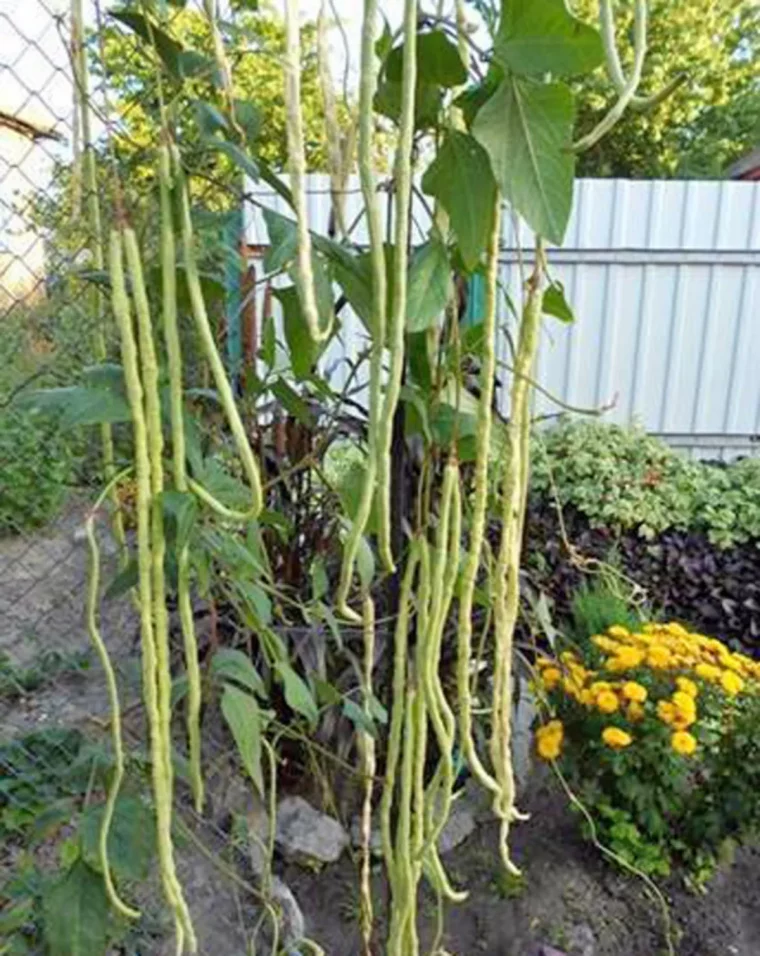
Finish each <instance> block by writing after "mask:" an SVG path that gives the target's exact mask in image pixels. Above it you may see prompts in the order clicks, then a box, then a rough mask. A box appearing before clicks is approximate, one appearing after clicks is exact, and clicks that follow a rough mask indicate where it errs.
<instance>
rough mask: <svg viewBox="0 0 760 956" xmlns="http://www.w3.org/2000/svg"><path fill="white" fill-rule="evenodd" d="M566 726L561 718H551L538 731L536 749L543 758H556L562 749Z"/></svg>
mask: <svg viewBox="0 0 760 956" xmlns="http://www.w3.org/2000/svg"><path fill="white" fill-rule="evenodd" d="M564 737H565V728H564V727H563V726H562V721H560V720H550V721H549V723H548V724H544V726H543V727H539V728H538V730H537V731H536V750H537V751H538V755H539V757H541V759H542V760H556V759H557V757H559V755H560V753H561V751H562V741H563V739H564Z"/></svg>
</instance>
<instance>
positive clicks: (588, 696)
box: [578, 687, 594, 707]
mask: <svg viewBox="0 0 760 956" xmlns="http://www.w3.org/2000/svg"><path fill="white" fill-rule="evenodd" d="M578 702H579V703H581V704H583V706H584V707H593V706H594V695H593V694H592V693H591V691H590V690H589V688H588V687H586V688H584V689H583V690H582V691H581V692H580V694H578Z"/></svg>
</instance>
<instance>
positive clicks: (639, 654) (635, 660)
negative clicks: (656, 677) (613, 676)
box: [607, 646, 646, 671]
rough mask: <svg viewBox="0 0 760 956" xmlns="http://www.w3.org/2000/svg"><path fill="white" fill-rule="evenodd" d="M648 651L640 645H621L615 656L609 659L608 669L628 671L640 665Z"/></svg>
mask: <svg viewBox="0 0 760 956" xmlns="http://www.w3.org/2000/svg"><path fill="white" fill-rule="evenodd" d="M645 657H646V652H645V651H642V650H640V649H639V648H638V647H627V646H626V647H621V648H620V649H619V650H618V651H617V652H616V653H615V656H614V657H609V658H608V659H607V669H608V670H611V671H628V670H633V668H634V667H638V666H639V665H640V664H641V663H642V661H643V660H644V658H645Z"/></svg>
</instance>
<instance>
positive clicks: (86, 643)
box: [0, 498, 137, 737]
mask: <svg viewBox="0 0 760 956" xmlns="http://www.w3.org/2000/svg"><path fill="white" fill-rule="evenodd" d="M85 514H86V502H85V501H84V500H83V499H82V498H73V499H72V500H71V501H70V503H69V505H68V507H67V508H66V509H65V510H64V512H63V513H62V515H61V516H60V517H59V518H58V519H57V520H56V521H55V522H53V523H52V524H50V525H48V526H46V527H45V528H43V529H41V530H39V531H36V532H32V533H28V534H25V535H19V536H15V537H12V538H0V654H3V655H5V657H6V660H7V661H8V662H9V663H10V666H11V667H13V668H19V669H24V668H28V667H30V666H32V665H34V663H35V662H36V661H39V659H40V658H41V656H42V655H45V654H48V655H49V654H50V653H51V652H57V653H58V654H60V655H61V656H62V659H63V660H64V661H66V660H71V661H72V662H73V661H78V660H79V659H81V658H86V660H85V663H86V664H88V665H89V666H86V667H85V668H82V667H79V666H77V665H76V664H72V666H65V665H64V666H63V667H62V668H61V671H60V673H55V674H50V675H48V676H49V680H45V679H44V678H45V676H46V675H45V674H44V673H43V674H42V675H41V677H42V678H43V680H42V683H41V685H40V687H39V689H38V690H36V691H35V692H34V693H32V694H28V695H21V696H20V697H19V696H16V695H14V696H13V698H12V699H10V700H9V699H5V700H3V699H2V698H0V737H5V736H11V735H13V734H18V733H20V732H23V731H29V730H33V729H34V728H35V727H37V726H39V725H42V724H44V725H47V726H50V725H51V723H52V724H60V725H62V726H73V725H74V724H77V723H78V722H79V720H80V718H82V717H85V716H88V715H92V716H102V715H104V714H105V713H106V709H107V701H106V694H105V685H104V683H103V680H102V675H101V672H100V669H99V667H98V665H97V662H96V661H95V660H94V658H93V657H92V654H91V644H90V639H89V636H88V634H87V629H86V627H85V620H84V606H85V595H86V585H87V545H86V541H85V539H84V535H83V533H82V530H83V522H84V517H85ZM99 538H100V542H101V549H102V556H101V562H102V569H101V579H102V582H103V586H107V584H108V582H109V581H110V580H111V578H112V576H113V575H114V574H115V571H116V560H115V547H114V544H113V540H112V539H111V537H110V535H109V534H108V531H107V529H105V528H102V527H101V528H100V529H99ZM100 626H101V631H102V634H103V638H104V640H105V641H106V644H107V646H108V648H109V652H110V654H111V655H112V658H113V663H114V665H115V667H116V669H117V672H119V673H120V676H122V678H124V679H125V680H126V679H127V678H128V679H129V682H130V683H132V682H133V677H134V676H135V675H134V674H133V671H134V667H133V666H132V664H131V662H130V658H131V655H132V651H133V650H134V647H135V643H134V642H135V640H136V633H137V632H136V627H137V620H136V615H135V612H134V609H133V608H132V606H131V605H130V604H129V602H128V601H126V600H120V601H106V602H103V603H102V606H101V622H100Z"/></svg>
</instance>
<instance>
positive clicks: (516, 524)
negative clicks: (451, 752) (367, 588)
mask: <svg viewBox="0 0 760 956" xmlns="http://www.w3.org/2000/svg"><path fill="white" fill-rule="evenodd" d="M539 253H540V250H539ZM540 270H541V266H540V255H539V260H538V262H537V266H536V272H535V273H534V275H533V276H532V277H531V280H530V282H529V289H528V298H527V301H526V304H525V308H524V309H523V315H522V321H521V323H520V336H519V340H518V346H517V354H516V356H515V368H514V375H513V379H512V390H511V402H510V416H509V427H508V433H507V436H508V455H507V459H506V462H505V467H504V478H503V487H502V512H501V541H500V545H499V553H498V556H497V561H496V569H495V574H494V582H495V583H494V644H495V667H494V689H493V707H492V722H493V726H492V736H491V743H490V749H491V759H492V761H493V764H494V768H495V770H496V775H497V778H498V780H499V784H500V789H501V794H500V796H499V817H500V819H501V835H500V850H501V854H502V859H503V861H504V864H505V866H506V867H507V868H508V869H509V870H510V871H512V872H517V868H516V867H515V866H514V864H513V863H512V861H511V859H510V857H509V848H508V838H509V826H510V823H511V822H512V820H513V819H515V818H516V817H517V816H519V814H518V813H517V811H516V809H515V784H514V772H513V768H512V754H511V746H510V745H511V717H512V641H513V638H514V630H515V624H516V622H517V611H518V602H519V597H520V586H519V571H520V550H521V537H520V536H521V533H522V514H521V508H522V506H523V503H524V500H525V497H524V496H525V492H524V489H523V484H524V482H525V481H526V480H527V463H525V462H523V460H522V455H523V454H524V452H525V443H526V438H525V436H526V429H527V428H528V427H529V422H530V380H531V372H532V368H533V363H534V361H535V356H536V351H537V348H538V336H539V330H540V327H541V305H542V290H541V282H540V277H541V272H540ZM526 421H527V424H526Z"/></svg>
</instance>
